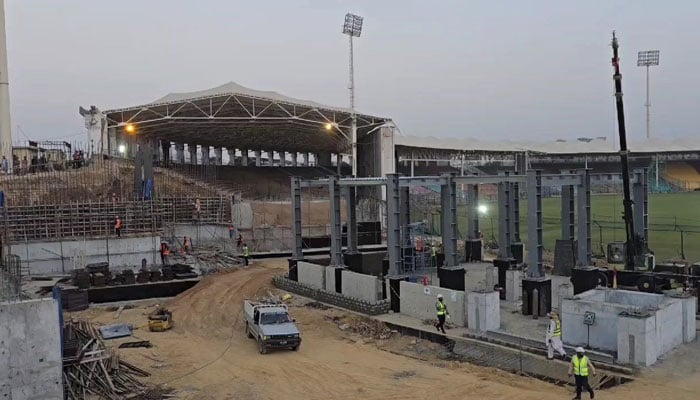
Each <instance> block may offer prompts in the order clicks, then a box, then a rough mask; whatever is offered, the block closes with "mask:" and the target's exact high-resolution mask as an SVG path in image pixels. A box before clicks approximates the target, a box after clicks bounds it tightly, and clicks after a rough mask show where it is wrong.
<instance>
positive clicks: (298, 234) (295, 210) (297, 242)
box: [291, 176, 304, 260]
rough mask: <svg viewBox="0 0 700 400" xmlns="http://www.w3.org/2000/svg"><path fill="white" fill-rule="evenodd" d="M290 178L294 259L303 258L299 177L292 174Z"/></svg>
mask: <svg viewBox="0 0 700 400" xmlns="http://www.w3.org/2000/svg"><path fill="white" fill-rule="evenodd" d="M291 180H292V233H293V234H294V248H293V249H292V251H293V253H292V257H293V258H294V259H296V260H301V259H302V258H304V253H303V250H302V249H303V244H302V227H301V178H299V177H298V176H293V177H292V178H291Z"/></svg>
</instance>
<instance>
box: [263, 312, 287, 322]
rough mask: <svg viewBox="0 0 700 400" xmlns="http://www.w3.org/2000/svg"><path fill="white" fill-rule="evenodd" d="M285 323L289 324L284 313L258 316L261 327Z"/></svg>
mask: <svg viewBox="0 0 700 400" xmlns="http://www.w3.org/2000/svg"><path fill="white" fill-rule="evenodd" d="M287 322H290V320H289V315H288V314H284V313H269V314H267V313H266V314H263V315H261V316H260V324H262V325H272V324H285V323H287Z"/></svg>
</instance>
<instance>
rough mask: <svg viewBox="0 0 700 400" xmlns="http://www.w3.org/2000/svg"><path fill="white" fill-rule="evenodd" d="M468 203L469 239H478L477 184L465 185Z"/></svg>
mask: <svg viewBox="0 0 700 400" xmlns="http://www.w3.org/2000/svg"><path fill="white" fill-rule="evenodd" d="M467 201H468V203H469V226H468V227H467V229H468V232H469V239H479V185H467Z"/></svg>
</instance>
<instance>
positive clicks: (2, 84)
mask: <svg viewBox="0 0 700 400" xmlns="http://www.w3.org/2000/svg"><path fill="white" fill-rule="evenodd" d="M9 86H10V80H9V78H8V77H7V37H6V36H5V0H0V158H2V156H5V158H6V159H7V160H8V162H9V163H11V162H12V125H11V124H10V87H9Z"/></svg>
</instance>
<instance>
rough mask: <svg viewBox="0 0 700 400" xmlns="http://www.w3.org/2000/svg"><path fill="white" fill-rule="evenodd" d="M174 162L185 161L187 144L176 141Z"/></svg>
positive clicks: (180, 162) (182, 162)
mask: <svg viewBox="0 0 700 400" xmlns="http://www.w3.org/2000/svg"><path fill="white" fill-rule="evenodd" d="M174 162H176V163H178V164H184V163H185V144H184V143H175V160H174Z"/></svg>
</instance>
